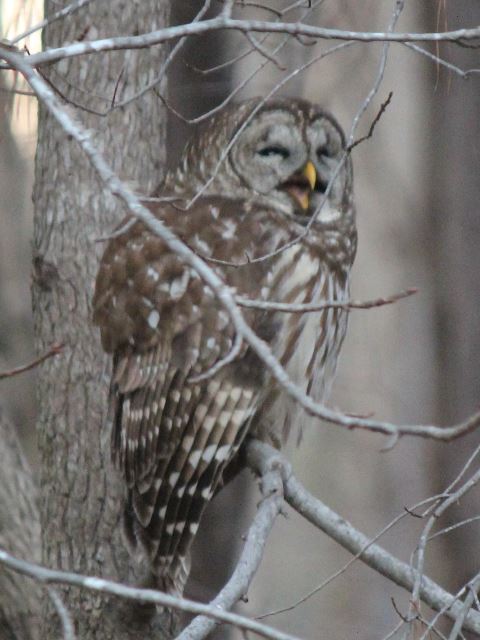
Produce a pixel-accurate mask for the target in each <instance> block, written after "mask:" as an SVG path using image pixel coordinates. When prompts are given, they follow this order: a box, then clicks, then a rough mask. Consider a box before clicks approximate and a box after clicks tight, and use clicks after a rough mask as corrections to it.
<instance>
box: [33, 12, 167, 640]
mask: <svg viewBox="0 0 480 640" xmlns="http://www.w3.org/2000/svg"><path fill="white" fill-rule="evenodd" d="M58 8H59V6H58V2H55V3H54V2H48V1H47V2H46V7H45V14H46V15H48V14H49V13H51V12H53V11H56V10H58ZM167 13H168V2H166V0H143V1H142V2H125V1H121V0H115V1H111V2H108V3H91V4H90V5H88V7H87V8H86V9H84V10H82V11H80V12H78V13H76V14H75V15H74V16H69V17H68V18H67V19H65V20H62V21H59V22H57V23H55V24H53V25H51V26H49V27H48V28H47V29H46V30H45V34H44V46H45V48H47V47H52V46H59V45H60V44H62V43H64V42H72V41H75V40H77V39H82V38H101V37H107V36H113V35H123V34H138V33H143V32H147V31H151V30H154V29H158V28H161V27H162V26H164V25H165V24H166V23H167V17H168V16H167ZM164 58H165V48H161V47H153V48H151V49H145V50H141V51H128V52H116V53H110V54H100V55H91V56H85V57H82V58H76V59H72V60H65V61H64V62H62V63H61V64H60V65H58V66H57V67H55V68H48V69H46V70H44V73H46V75H47V77H48V79H49V80H50V82H52V83H53V84H54V85H55V86H56V87H57V88H58V90H59V91H60V92H61V93H62V95H64V96H67V97H68V99H69V100H71V101H74V102H75V103H81V104H82V105H84V106H88V107H89V108H90V109H91V108H94V109H105V108H108V106H109V105H110V104H111V102H112V100H113V97H114V96H115V99H116V100H117V101H119V100H121V99H123V98H125V97H127V96H129V95H131V94H132V93H135V92H136V91H138V90H139V89H141V88H142V87H143V86H144V85H145V84H147V83H148V82H149V81H151V80H152V79H153V78H154V77H155V76H156V74H158V71H159V69H160V68H161V65H162V62H163V61H164ZM102 97H103V98H105V99H102ZM69 108H70V109H72V108H73V107H69ZM75 117H76V118H78V119H80V120H81V121H82V122H83V123H84V125H85V126H86V127H88V128H89V129H90V130H91V131H93V132H94V134H93V135H94V141H95V142H96V144H97V147H98V149H99V150H100V152H101V153H102V154H104V156H105V157H106V159H107V161H108V162H109V163H110V164H111V166H112V167H113V168H114V170H115V171H116V172H117V173H118V174H119V175H120V177H122V178H124V179H128V180H129V181H135V182H136V184H137V189H138V190H139V191H141V192H142V193H148V192H149V191H150V190H151V189H152V188H153V186H154V185H156V184H158V182H159V181H160V179H161V177H162V172H163V170H164V162H165V144H164V142H165V112H164V108H163V106H162V103H161V102H160V100H159V99H158V97H157V96H156V95H155V94H154V93H153V92H152V91H149V92H148V93H146V94H145V95H144V96H142V97H141V98H139V99H137V100H135V101H134V102H132V103H131V104H129V105H128V106H127V107H125V108H121V109H117V110H115V111H113V112H111V113H110V114H109V115H107V116H106V117H99V116H95V115H92V114H91V113H87V112H86V111H84V110H82V109H78V108H77V109H75ZM34 202H35V228H34V258H33V262H34V274H33V279H34V282H33V311H34V322H35V341H36V348H37V351H38V353H42V352H44V351H45V349H46V348H47V347H48V346H49V345H50V344H51V343H52V342H54V341H57V342H62V343H64V344H65V345H66V347H65V351H64V353H63V355H62V356H59V357H56V358H53V359H50V360H49V361H47V362H46V363H45V364H44V365H43V366H42V368H41V371H40V374H39V384H38V397H39V404H40V407H39V409H40V416H39V421H38V434H39V446H40V450H41V482H40V486H41V524H42V560H43V562H44V563H45V564H46V565H47V566H50V567H58V568H61V569H69V570H73V571H78V572H82V573H88V574H94V575H98V576H103V577H108V578H113V579H120V580H132V579H133V578H132V574H131V571H130V569H129V567H130V562H129V560H128V558H127V555H126V552H125V551H124V549H125V546H124V544H123V542H122V540H121V531H120V530H121V527H120V522H119V515H120V512H121V508H120V503H121V499H122V496H121V494H122V483H121V482H119V481H118V479H117V477H116V476H115V473H114V471H113V470H112V468H111V465H110V462H109V457H110V456H109V433H108V430H107V429H106V425H105V417H106V406H107V393H106V392H107V386H108V375H107V372H108V364H107V360H106V358H105V357H104V356H103V354H102V351H101V347H100V344H99V336H98V333H97V331H96V330H95V329H94V328H93V326H92V323H91V296H92V286H93V281H94V278H95V273H96V269H97V264H98V257H99V255H100V253H101V251H102V245H101V244H96V242H95V240H96V239H97V238H98V237H99V236H101V235H105V234H108V232H109V231H110V230H111V229H112V227H113V226H114V225H115V224H116V223H118V222H119V221H120V220H121V219H122V217H123V216H124V213H125V212H124V211H123V210H122V207H120V206H119V204H118V202H117V201H116V200H115V199H114V198H113V196H111V195H110V194H108V193H106V191H105V190H104V188H103V185H101V184H100V183H99V181H98V179H97V178H96V175H95V173H94V171H93V170H92V168H91V167H90V165H89V163H88V161H87V160H86V159H85V157H84V155H83V154H82V152H81V151H80V149H79V148H78V145H77V143H76V142H74V141H72V140H70V139H69V138H68V136H66V135H65V133H64V132H63V131H62V129H61V128H60V127H59V125H58V124H57V122H56V121H54V119H53V118H52V117H51V116H50V115H49V114H48V113H47V111H46V109H45V108H44V107H43V106H42V105H40V110H39V130H38V149H37V156H36V182H35V189H34ZM64 599H65V603H66V604H67V606H68V608H69V611H70V613H71V615H72V617H73V619H74V621H75V626H76V631H77V635H78V637H79V638H81V639H82V640H86V639H88V638H95V640H104V639H105V640H106V639H108V638H115V639H116V640H119V639H123V638H130V637H132V638H133V637H138V633H139V629H137V630H136V631H134V630H133V627H132V628H131V627H130V626H129V625H126V624H125V620H124V619H123V617H122V616H121V615H120V609H119V604H118V602H116V601H115V602H113V601H112V602H110V603H108V604H106V602H105V599H104V598H101V597H99V596H98V595H93V594H91V593H88V592H86V591H79V590H69V591H68V592H67V591H65V596H64ZM122 611H123V609H122ZM109 613H110V614H111V615H108V614H109ZM120 618H122V620H121V621H120V622H119V619H120ZM145 624H147V623H145ZM56 628H57V620H56V616H54V615H45V616H44V628H43V637H44V638H53V637H55V635H56ZM141 635H142V637H143V638H149V637H151V634H150V625H149V624H148V625H147V626H146V627H145V628H142V629H141ZM155 637H156V638H165V637H168V634H167V633H164V634H162V633H160V634H159V633H158V632H157V633H156V635H155Z"/></svg>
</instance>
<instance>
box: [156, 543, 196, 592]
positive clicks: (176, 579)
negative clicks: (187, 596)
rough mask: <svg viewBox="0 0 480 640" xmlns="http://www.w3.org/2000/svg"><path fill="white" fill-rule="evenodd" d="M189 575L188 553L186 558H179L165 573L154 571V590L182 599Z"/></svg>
mask: <svg viewBox="0 0 480 640" xmlns="http://www.w3.org/2000/svg"><path fill="white" fill-rule="evenodd" d="M189 574H190V553H188V554H187V555H186V556H179V557H177V558H175V560H174V561H173V562H172V563H171V564H170V566H169V567H168V569H167V570H166V571H165V572H162V571H161V569H157V570H156V574H155V576H154V578H155V580H156V588H157V589H159V590H160V591H163V592H164V593H168V594H169V595H171V596H177V597H179V598H180V597H182V595H183V591H184V589H185V584H186V582H187V579H188V576H189Z"/></svg>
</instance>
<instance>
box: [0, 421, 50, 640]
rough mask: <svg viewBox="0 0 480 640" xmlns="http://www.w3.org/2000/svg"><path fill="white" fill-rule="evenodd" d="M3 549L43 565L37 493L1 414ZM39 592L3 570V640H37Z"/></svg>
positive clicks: (0, 541)
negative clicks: (41, 562)
mask: <svg viewBox="0 0 480 640" xmlns="http://www.w3.org/2000/svg"><path fill="white" fill-rule="evenodd" d="M0 442H1V443H2V446H1V447H0V547H3V548H5V549H7V550H8V551H10V553H13V554H15V555H18V556H19V557H20V558H29V559H30V560H31V561H32V562H40V555H41V549H40V517H39V512H38V505H37V490H36V487H35V483H34V481H33V478H32V474H31V470H30V467H29V466H28V463H27V461H26V460H25V458H24V456H23V454H22V451H21V449H20V444H19V442H18V440H17V437H16V434H15V430H14V428H13V426H12V425H11V423H10V422H9V421H8V420H7V419H6V418H5V416H4V415H3V414H2V413H0ZM40 619H41V612H40V598H39V592H38V589H37V588H36V586H35V584H34V583H32V581H31V580H28V579H26V578H24V577H23V576H21V575H19V574H14V573H11V572H8V571H0V638H1V640H38V637H39V636H38V624H39V621H40Z"/></svg>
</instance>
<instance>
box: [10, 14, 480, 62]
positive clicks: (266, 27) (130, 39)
mask: <svg viewBox="0 0 480 640" xmlns="http://www.w3.org/2000/svg"><path fill="white" fill-rule="evenodd" d="M221 29H225V30H229V31H231V30H233V31H240V32H243V33H249V32H254V33H255V32H256V33H285V34H289V35H303V36H309V37H310V38H315V39H319V40H345V41H348V42H400V43H404V42H454V43H456V44H460V43H462V42H469V41H474V40H478V39H479V38H480V26H478V27H474V28H472V29H457V30H455V31H444V32H433V33H428V32H427V33H403V32H397V33H389V32H368V31H344V30H341V29H327V28H324V27H315V26H311V25H308V24H303V23H301V22H292V23H290V22H268V21H261V20H234V19H232V18H224V17H218V18H212V19H211V20H204V21H202V22H197V23H189V24H184V25H178V26H175V27H167V28H165V29H159V30H157V31H151V32H149V33H144V34H142V35H139V36H118V37H113V38H102V39H100V40H90V41H83V42H75V43H72V44H68V45H65V46H63V47H58V48H55V49H49V50H48V51H43V52H41V53H36V54H34V55H32V56H30V64H31V66H32V67H37V66H39V65H41V64H47V63H52V62H58V61H59V60H63V59H65V58H73V57H77V56H81V55H90V54H95V53H101V52H102V51H120V50H122V49H146V48H148V47H151V46H152V45H156V44H161V43H162V42H168V41H170V40H175V39H177V38H182V37H184V36H193V35H200V34H203V33H207V32H209V31H218V30H221ZM4 68H5V67H4Z"/></svg>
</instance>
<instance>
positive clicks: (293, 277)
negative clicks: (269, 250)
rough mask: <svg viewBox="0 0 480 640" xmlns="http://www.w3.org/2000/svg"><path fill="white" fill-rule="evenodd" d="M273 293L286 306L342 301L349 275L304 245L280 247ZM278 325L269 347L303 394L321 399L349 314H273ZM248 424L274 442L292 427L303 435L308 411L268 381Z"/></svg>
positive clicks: (328, 385) (331, 375)
mask: <svg viewBox="0 0 480 640" xmlns="http://www.w3.org/2000/svg"><path fill="white" fill-rule="evenodd" d="M270 280H271V283H272V289H271V291H272V294H271V297H272V299H274V300H277V301H281V302H286V303H289V304H305V303H321V302H324V301H325V300H331V301H338V302H344V301H346V300H347V298H348V288H349V282H348V276H347V275H345V276H342V275H341V274H339V272H338V271H337V270H335V269H332V268H331V266H330V265H329V264H328V263H327V262H325V261H323V260H322V259H321V257H320V256H319V255H314V254H313V253H312V252H311V251H309V250H308V249H307V248H306V247H305V246H302V245H294V246H293V247H290V248H289V249H287V250H286V251H284V252H283V253H282V254H281V256H280V257H279V259H278V260H277V263H276V264H275V265H274V267H273V268H272V272H271V276H270ZM272 321H273V324H274V325H275V327H278V330H277V331H276V334H275V338H274V340H273V341H272V343H271V348H272V351H273V353H274V354H275V356H276V357H277V358H278V359H279V360H280V362H281V364H282V366H283V367H284V368H285V369H286V371H287V373H288V375H289V377H290V378H291V380H292V381H293V382H294V383H295V384H296V385H298V386H300V387H301V388H302V389H303V391H304V392H305V393H308V394H309V395H312V397H313V398H314V399H315V400H316V401H318V402H322V401H324V400H325V399H326V398H327V397H328V394H329V392H330V389H331V385H332V382H333V378H334V375H335V370H336V365H337V359H338V354H339V351H340V347H341V345H342V342H343V339H344V337H345V333H346V328H347V313H346V312H345V311H342V310H339V309H325V310H322V311H318V312H317V311H315V312H308V313H305V312H304V313H285V312H280V311H279V312H275V314H274V317H273V318H272ZM259 404H260V408H259V411H258V412H257V415H256V416H255V419H254V424H253V425H252V428H253V429H254V432H255V433H256V434H257V435H259V436H261V437H262V438H265V437H267V439H268V440H271V441H272V442H273V443H274V444H275V445H276V446H279V445H280V444H281V443H283V442H285V440H286V439H287V438H288V437H289V435H290V433H291V431H293V432H294V435H295V436H296V437H297V439H300V438H301V435H302V432H303V428H304V426H305V422H306V420H308V416H307V414H306V413H305V412H304V411H303V409H302V408H301V407H299V405H298V403H296V402H295V401H294V400H293V399H292V398H290V397H289V395H288V394H287V393H286V392H284V391H283V390H280V389H279V388H278V385H276V384H275V383H273V382H271V383H270V384H269V385H268V386H267V388H266V390H265V392H264V393H263V397H262V399H261V401H260V403H259Z"/></svg>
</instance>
